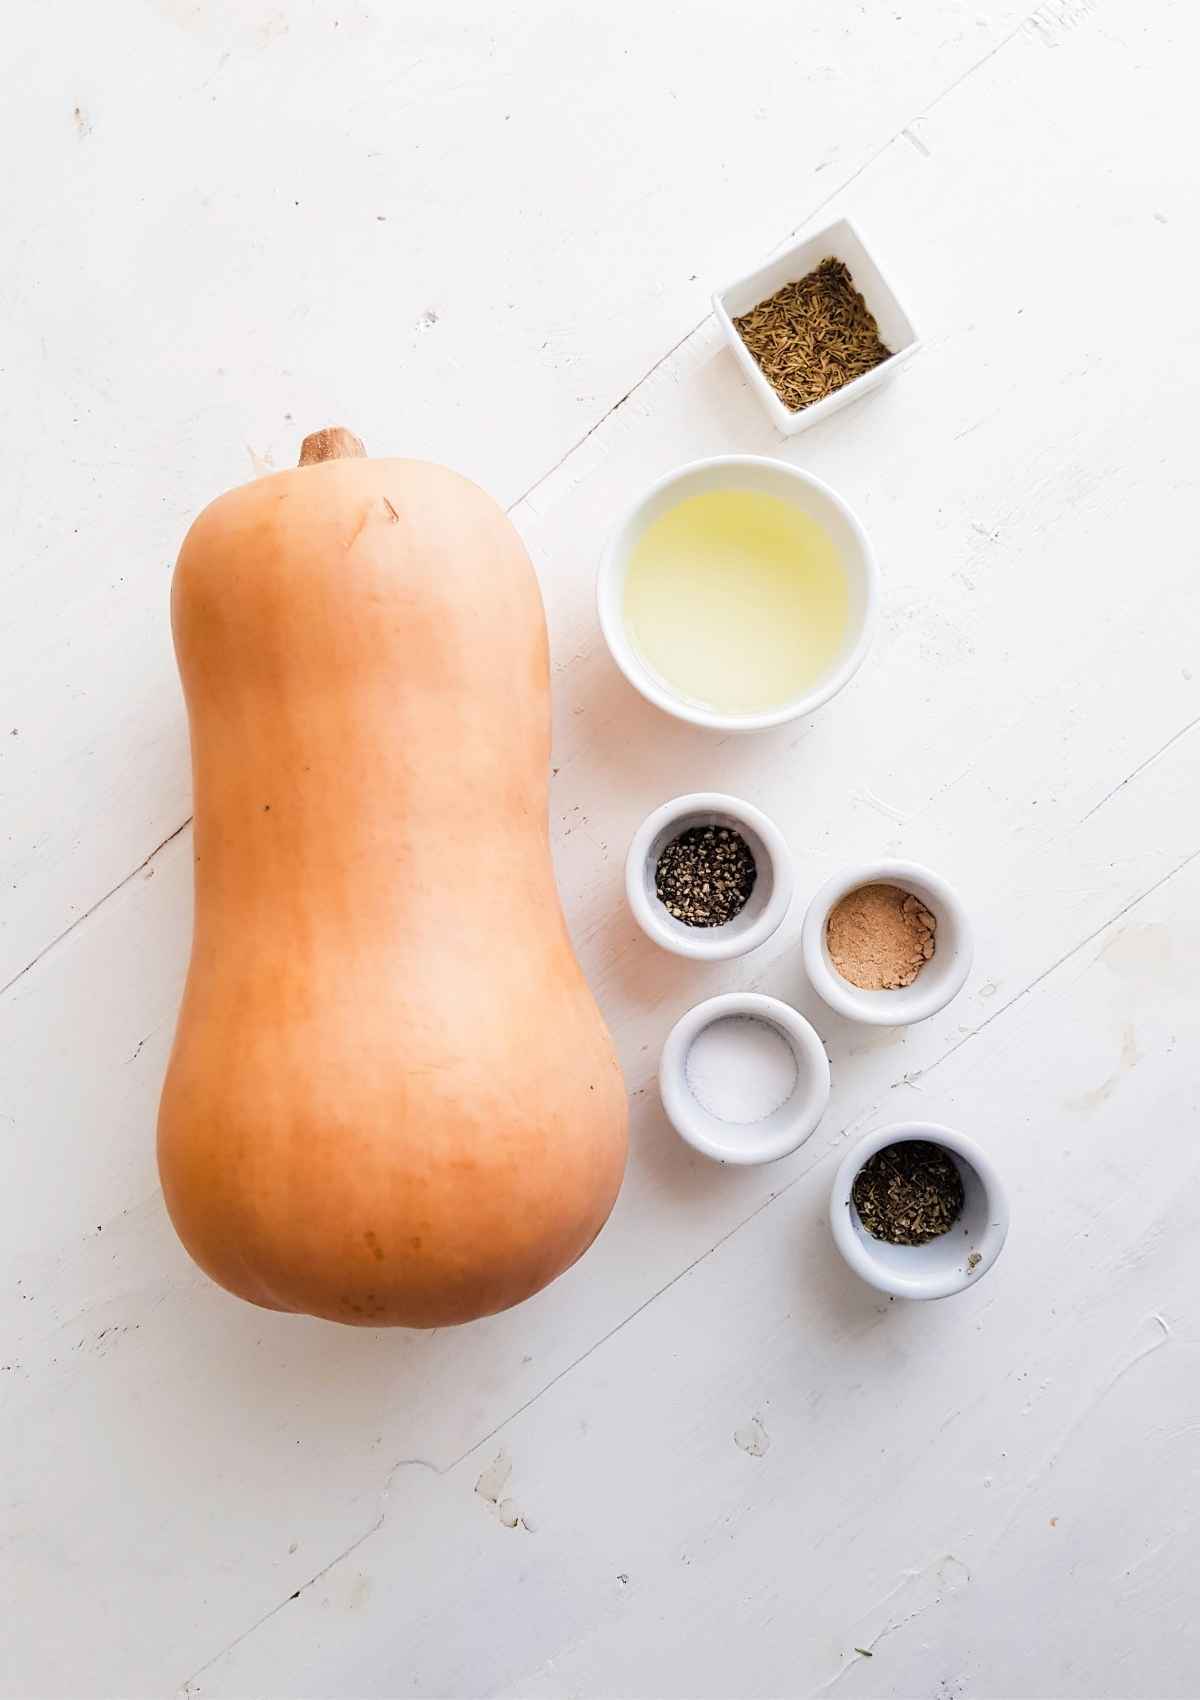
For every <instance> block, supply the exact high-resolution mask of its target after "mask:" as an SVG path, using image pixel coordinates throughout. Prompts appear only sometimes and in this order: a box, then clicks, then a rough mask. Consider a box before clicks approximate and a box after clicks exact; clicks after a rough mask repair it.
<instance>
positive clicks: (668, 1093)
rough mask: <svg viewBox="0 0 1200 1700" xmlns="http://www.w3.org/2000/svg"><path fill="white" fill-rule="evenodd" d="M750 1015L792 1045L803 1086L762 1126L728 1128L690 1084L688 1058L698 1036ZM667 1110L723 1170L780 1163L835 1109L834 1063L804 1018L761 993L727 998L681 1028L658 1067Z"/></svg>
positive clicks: (699, 1008)
mask: <svg viewBox="0 0 1200 1700" xmlns="http://www.w3.org/2000/svg"><path fill="white" fill-rule="evenodd" d="M729 1016H750V1017H752V1018H754V1019H755V1020H758V1021H765V1022H767V1023H769V1025H770V1026H772V1027H774V1029H775V1031H776V1032H777V1033H779V1034H781V1035H782V1037H783V1038H784V1039H786V1040H787V1042H788V1044H789V1045H790V1046H791V1048H792V1055H793V1057H794V1058H795V1062H796V1084H795V1086H794V1087H793V1089H792V1095H791V1097H790V1098H789V1099H788V1100H787V1102H786V1103H784V1104H781V1105H780V1107H779V1108H778V1109H777V1110H774V1111H773V1112H772V1113H771V1114H770V1115H769V1116H765V1117H763V1119H762V1120H761V1121H755V1122H730V1121H722V1120H721V1118H720V1117H718V1116H714V1115H713V1114H712V1113H711V1112H710V1111H709V1110H706V1109H705V1108H704V1106H703V1104H701V1103H700V1102H699V1101H698V1099H697V1098H696V1097H695V1095H694V1094H693V1092H692V1089H691V1087H690V1086H689V1085H688V1078H687V1059H688V1052H689V1051H690V1050H691V1048H692V1044H693V1042H694V1041H695V1039H696V1037H697V1036H698V1034H699V1033H700V1032H701V1031H702V1030H703V1029H704V1028H705V1027H708V1026H711V1024H712V1023H713V1022H714V1021H723V1020H725V1019H726V1018H727V1017H729ZM658 1085H659V1091H660V1092H661V1094H662V1101H663V1108H664V1110H665V1111H666V1112H667V1118H668V1120H669V1121H670V1123H671V1126H672V1127H673V1128H674V1129H675V1131H676V1133H677V1134H678V1135H679V1137H680V1138H681V1139H682V1140H685V1141H686V1143H687V1144H688V1145H690V1146H692V1147H693V1148H694V1149H695V1150H696V1151H699V1152H701V1153H702V1154H703V1155H704V1156H705V1157H711V1158H712V1159H713V1160H714V1161H715V1162H718V1163H774V1162H775V1161H776V1160H777V1159H778V1158H780V1157H786V1156H788V1154H789V1153H790V1152H792V1151H795V1150H796V1148H797V1146H800V1145H803V1144H804V1141H805V1140H806V1139H807V1138H808V1136H809V1134H811V1133H812V1131H813V1129H814V1128H815V1127H816V1125H817V1123H818V1122H819V1121H820V1119H821V1117H822V1116H823V1115H824V1113H825V1106H826V1104H827V1103H828V1102H829V1058H828V1057H827V1056H826V1055H825V1047H824V1046H823V1045H822V1043H821V1041H820V1039H819V1038H818V1037H817V1034H816V1032H815V1030H814V1029H813V1028H812V1027H811V1026H810V1025H809V1023H808V1022H807V1021H805V1019H804V1017H803V1016H802V1015H800V1014H799V1013H798V1011H796V1010H794V1009H792V1008H791V1007H790V1006H789V1005H788V1004H785V1003H780V1001H779V999H778V998H768V997H763V996H762V995H761V994H760V993H758V992H727V993H726V994H725V995H724V996H723V997H719V998H709V999H707V1000H706V1002H704V1003H699V1004H697V1005H696V1006H695V1008H693V1009H689V1010H688V1012H687V1014H686V1015H685V1016H683V1017H682V1018H681V1019H680V1020H679V1021H677V1022H676V1023H675V1026H674V1027H673V1028H672V1029H671V1031H670V1033H669V1034H668V1036H667V1042H666V1044H665V1045H664V1046H663V1050H662V1058H661V1060H660V1062H659V1068H658Z"/></svg>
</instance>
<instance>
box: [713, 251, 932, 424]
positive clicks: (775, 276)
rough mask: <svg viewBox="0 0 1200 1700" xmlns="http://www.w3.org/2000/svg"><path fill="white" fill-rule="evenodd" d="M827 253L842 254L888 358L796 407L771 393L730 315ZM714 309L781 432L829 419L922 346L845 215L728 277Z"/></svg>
mask: <svg viewBox="0 0 1200 1700" xmlns="http://www.w3.org/2000/svg"><path fill="white" fill-rule="evenodd" d="M826 259H836V260H841V261H843V262H844V263H845V265H846V267H847V268H848V270H849V272H850V276H851V277H852V278H853V279H854V285H855V288H856V289H857V290H858V292H859V294H860V295H861V296H862V298H863V300H864V301H865V302H866V304H867V306H868V307H869V308H870V309H871V312H872V313H873V314H874V315H875V322H876V324H877V325H878V326H879V334H880V336H881V337H882V339H883V341H884V343H885V345H886V346H887V347H888V348H890V349H891V351H892V353H891V358H890V359H888V360H882V361H880V363H879V365H878V366H875V367H873V368H872V370H871V371H869V372H864V373H863V375H862V377H861V378H854V379H852V380H851V382H850V383H848V384H843V385H842V387H841V389H840V390H834V392H833V394H832V395H827V396H825V397H824V399H823V400H821V401H814V402H813V403H812V405H811V407H802V408H800V409H798V410H795V411H794V410H793V409H792V408H790V407H785V406H784V404H783V402H782V401H780V399H779V397H778V396H777V395H776V394H775V391H774V390H773V389H772V388H771V386H770V384H769V383H768V382H767V380H766V378H765V377H764V376H763V372H762V368H761V367H760V366H759V364H758V362H757V361H756V360H755V358H754V356H753V355H752V354H751V352H750V350H749V349H748V348H747V347H746V344H745V343H744V342H743V341H742V339H741V337H740V335H739V334H738V329H737V326H736V325H735V324H734V322H733V321H734V319H736V318H738V317H740V315H741V314H743V313H748V312H749V311H750V309H751V307H757V306H758V304H759V302H760V301H765V300H766V299H767V297H768V296H771V295H774V294H775V291H776V290H777V289H782V288H783V286H784V284H785V283H796V282H798V281H799V279H800V278H802V277H807V275H808V273H809V272H811V271H814V270H815V269H816V267H817V266H819V265H820V263H821V261H822V260H826ZM713 309H714V311H715V312H716V315H717V322H718V324H719V325H720V327H721V329H722V331H723V332H724V335H725V340H726V342H727V343H728V344H729V346H730V348H731V349H732V350H733V354H734V358H735V359H736V360H737V363H738V365H739V366H740V367H741V369H742V372H743V374H744V376H745V379H746V382H747V383H748V384H749V385H750V388H751V389H752V390H753V391H754V393H755V395H756V396H757V397H758V399H759V401H760V402H761V403H762V405H763V407H764V409H765V410H766V413H767V416H768V418H769V419H770V420H771V423H772V424H773V425H774V426H775V429H776V430H777V431H781V432H782V433H783V435H784V436H785V437H793V436H795V434H796V432H797V431H804V430H806V429H807V428H808V426H810V425H815V424H816V423H817V422H818V420H821V419H827V418H828V417H829V415H830V414H831V413H835V412H836V411H837V409H838V408H839V407H846V406H848V404H849V403H850V402H852V401H857V400H858V398H859V397H860V396H863V395H865V394H866V393H867V391H868V390H873V389H874V388H875V387H876V385H877V384H882V383H883V382H885V380H886V379H888V378H890V377H891V376H892V374H893V373H894V372H896V371H897V370H898V368H899V367H900V366H901V365H902V364H903V363H904V361H906V360H907V359H908V358H909V356H910V355H912V354H915V353H916V351H917V349H918V348H919V347H920V338H919V337H918V335H917V332H916V328H915V326H914V325H913V322H912V320H911V319H910V318H909V316H908V314H907V313H906V312H905V310H904V308H903V307H902V306H901V305H900V299H899V297H898V296H897V294H896V291H895V290H894V289H893V288H892V286H891V284H890V283H889V282H888V280H887V278H886V277H885V276H884V274H883V269H882V267H881V266H880V265H879V262H878V261H877V260H875V259H874V258H873V257H872V255H871V254H870V253H869V252H868V250H867V246H866V244H865V242H864V241H863V239H862V237H861V236H860V235H859V233H858V231H857V229H856V228H855V227H854V225H853V224H851V222H850V220H849V219H848V218H842V219H839V220H838V221H837V223H836V224H830V225H827V226H826V228H825V229H824V230H818V231H817V232H816V234H815V235H813V236H806V237H805V238H804V240H803V241H801V242H796V243H794V244H793V245H792V246H791V247H790V248H785V249H784V251H783V252H782V253H781V254H778V255H777V256H776V257H775V259H773V260H769V261H768V262H767V264H766V265H765V266H759V268H758V270H757V271H753V272H750V273H749V275H748V276H746V277H740V278H739V279H738V280H737V282H736V283H731V284H730V285H729V287H728V289H722V290H720V291H718V293H717V294H716V295H714V296H713Z"/></svg>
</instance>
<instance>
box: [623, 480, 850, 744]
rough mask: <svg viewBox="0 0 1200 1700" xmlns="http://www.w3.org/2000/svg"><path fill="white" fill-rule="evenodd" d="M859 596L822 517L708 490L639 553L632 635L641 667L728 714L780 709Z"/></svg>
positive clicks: (633, 578)
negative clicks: (851, 593)
mask: <svg viewBox="0 0 1200 1700" xmlns="http://www.w3.org/2000/svg"><path fill="white" fill-rule="evenodd" d="M849 604H850V597H849V587H848V584H847V580H846V574H845V571H844V569H843V567H842V564H841V561H840V559H839V557H838V551H837V547H836V545H835V544H834V542H833V539H832V538H831V537H830V536H829V534H828V532H827V531H826V530H825V529H824V527H823V526H822V525H820V524H819V523H818V521H817V520H815V519H813V518H812V517H811V516H810V515H809V514H806V513H803V512H802V511H801V510H800V509H799V508H798V507H794V506H793V505H792V503H790V502H786V501H784V500H783V499H782V498H781V497H779V496H769V495H766V494H764V493H763V492H762V491H760V490H709V491H705V492H704V493H703V494H702V495H698V496H688V497H686V498H685V499H684V500H683V501H681V502H678V503H677V504H676V505H675V506H674V507H673V508H668V510H667V511H666V513H664V514H660V515H659V517H658V518H657V519H656V520H653V521H652V522H651V524H650V525H648V526H647V527H646V529H645V531H644V532H643V533H642V535H641V536H640V538H639V539H638V541H637V543H636V544H635V545H634V548H633V550H632V552H631V554H630V559H629V567H628V571H627V573H626V578H625V601H624V615H625V626H626V630H627V631H628V633H629V636H630V639H631V640H632V642H633V645H634V647H635V648H636V650H637V651H638V654H639V655H640V657H641V659H642V661H643V663H644V664H645V665H646V666H647V667H648V668H649V669H650V670H651V672H653V673H654V674H655V675H656V676H657V677H658V679H659V680H660V681H661V683H662V684H663V685H665V686H666V687H667V688H668V689H669V690H671V691H673V692H675V693H676V695H678V696H682V697H684V698H686V699H687V700H688V701H689V702H691V703H693V704H695V705H697V706H700V707H704V708H708V709H712V710H715V711H716V712H718V713H721V714H758V713H765V712H767V711H769V710H771V709H774V708H782V707H784V706H785V705H786V704H787V703H789V702H792V701H794V700H795V699H796V698H797V697H798V696H801V695H803V694H804V693H805V692H806V691H808V690H810V689H811V688H812V687H813V686H814V685H816V684H817V683H818V681H819V680H820V679H821V678H822V677H823V676H824V675H825V674H826V673H827V672H828V670H829V668H830V667H831V665H832V664H833V662H834V661H835V660H836V659H837V657H838V655H839V653H840V651H841V649H842V646H843V644H844V642H845V637H846V628H847V622H848V619H849Z"/></svg>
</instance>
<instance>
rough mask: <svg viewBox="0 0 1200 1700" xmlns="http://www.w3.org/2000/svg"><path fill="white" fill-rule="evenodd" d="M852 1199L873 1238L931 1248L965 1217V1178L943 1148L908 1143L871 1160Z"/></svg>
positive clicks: (924, 1142)
mask: <svg viewBox="0 0 1200 1700" xmlns="http://www.w3.org/2000/svg"><path fill="white" fill-rule="evenodd" d="M851 1196H852V1198H853V1199H854V1208H855V1209H856V1210H857V1211H858V1214H859V1219H860V1220H861V1222H862V1225H863V1227H864V1228H865V1229H866V1230H867V1232H868V1233H869V1234H870V1235H871V1236H872V1238H874V1239H877V1240H886V1241H887V1242H888V1244H889V1245H928V1244H929V1241H930V1240H936V1239H938V1238H939V1236H940V1235H942V1234H944V1233H946V1232H948V1230H949V1229H950V1228H952V1227H953V1226H954V1224H955V1222H957V1221H958V1218H959V1217H960V1216H961V1215H962V1209H963V1184H962V1176H961V1175H960V1174H959V1172H958V1169H957V1168H956V1167H955V1164H954V1162H953V1161H952V1159H951V1158H950V1156H949V1155H948V1153H947V1152H946V1151H945V1150H944V1149H943V1147H942V1146H940V1145H934V1144H932V1143H931V1142H930V1141H929V1140H926V1139H904V1140H901V1141H900V1142H899V1143H898V1144H896V1145H885V1146H884V1148H883V1150H882V1151H877V1152H876V1153H875V1155H874V1156H873V1157H869V1158H868V1159H867V1161H866V1162H865V1163H864V1164H863V1166H862V1168H861V1169H860V1170H859V1171H858V1174H857V1175H856V1176H855V1180H854V1187H853V1191H852V1193H851Z"/></svg>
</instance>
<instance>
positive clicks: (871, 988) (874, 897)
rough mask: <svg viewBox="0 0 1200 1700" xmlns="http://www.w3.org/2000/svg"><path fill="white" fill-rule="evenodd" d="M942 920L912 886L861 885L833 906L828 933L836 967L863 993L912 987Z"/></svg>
mask: <svg viewBox="0 0 1200 1700" xmlns="http://www.w3.org/2000/svg"><path fill="white" fill-rule="evenodd" d="M936 931H937V922H936V921H935V920H934V918H933V916H932V915H931V914H930V913H929V911H928V909H926V908H925V906H924V904H923V903H922V902H921V900H920V899H919V898H917V897H914V896H913V894H912V893H911V891H902V890H901V889H900V887H899V886H898V885H862V886H859V888H858V890H857V891H851V892H847V894H846V896H845V897H843V898H842V900H841V902H840V903H837V904H835V905H834V907H833V909H832V911H831V913H830V916H829V920H828V922H827V924H826V929H825V937H826V941H827V943H828V945H829V955H830V957H831V959H832V961H833V966H834V967H835V968H836V969H837V971H838V973H839V974H840V975H841V976H842V979H843V980H849V982H850V984H851V985H852V986H858V987H859V988H860V990H862V991H864V992H891V991H896V990H897V989H898V988H899V987H901V986H911V985H912V983H913V981H914V980H915V979H916V977H917V975H918V974H919V973H920V972H921V970H922V968H924V966H925V964H926V963H927V962H928V961H929V960H930V959H931V958H932V956H933V953H934V950H935V949H936V940H935V936H934V935H935V933H936Z"/></svg>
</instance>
